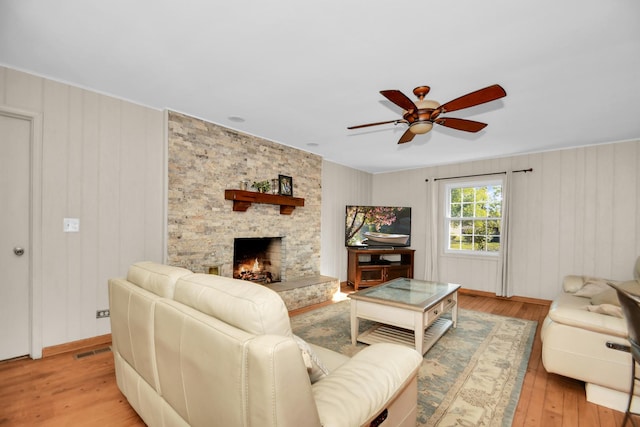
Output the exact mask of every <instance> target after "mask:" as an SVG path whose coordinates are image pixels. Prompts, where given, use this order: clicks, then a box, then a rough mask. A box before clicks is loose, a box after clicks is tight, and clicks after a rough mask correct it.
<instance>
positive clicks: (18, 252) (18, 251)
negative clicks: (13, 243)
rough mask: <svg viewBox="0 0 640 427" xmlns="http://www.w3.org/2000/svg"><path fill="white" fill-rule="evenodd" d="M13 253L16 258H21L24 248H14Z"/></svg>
mask: <svg viewBox="0 0 640 427" xmlns="http://www.w3.org/2000/svg"><path fill="white" fill-rule="evenodd" d="M13 253H14V254H16V255H17V256H22V255H24V248H20V247H15V248H13Z"/></svg>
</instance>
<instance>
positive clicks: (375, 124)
mask: <svg viewBox="0 0 640 427" xmlns="http://www.w3.org/2000/svg"><path fill="white" fill-rule="evenodd" d="M400 121H401V120H398V119H395V120H387V121H386V122H376V123H367V124H365V125H357V126H349V127H348V128H347V129H360V128H366V127H369V126H378V125H386V124H387V123H399V122H400Z"/></svg>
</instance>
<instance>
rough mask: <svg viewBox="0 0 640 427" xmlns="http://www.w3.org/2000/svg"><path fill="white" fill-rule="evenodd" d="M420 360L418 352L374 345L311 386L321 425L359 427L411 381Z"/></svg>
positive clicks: (392, 346) (382, 344) (394, 345)
mask: <svg viewBox="0 0 640 427" xmlns="http://www.w3.org/2000/svg"><path fill="white" fill-rule="evenodd" d="M421 363H422V357H421V356H420V354H418V352H417V351H415V350H413V349H411V348H409V347H404V346H401V345H398V344H385V343H380V344H374V345H371V346H369V347H366V348H364V349H362V350H361V351H360V352H359V353H357V354H356V355H355V356H353V357H352V358H351V359H350V360H349V361H347V362H346V363H344V364H342V365H341V366H339V367H338V368H337V369H336V370H334V371H333V372H331V373H330V374H329V376H327V377H325V378H323V379H321V380H320V381H318V382H316V383H315V384H313V386H312V390H313V395H314V398H315V401H316V406H317V408H318V414H319V415H320V420H321V422H322V425H325V426H336V427H338V426H360V425H362V424H364V423H365V422H366V421H368V420H371V418H372V417H374V416H375V415H376V414H378V413H379V412H381V411H382V410H384V409H385V408H386V407H387V405H389V403H390V402H392V401H393V400H394V399H395V398H396V397H397V396H399V395H400V393H401V392H402V391H403V390H404V389H405V387H406V386H407V385H408V384H409V383H411V382H412V381H413V380H414V378H415V377H416V375H417V374H418V370H419V368H420V365H421Z"/></svg>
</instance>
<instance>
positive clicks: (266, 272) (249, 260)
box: [233, 237, 284, 284]
mask: <svg viewBox="0 0 640 427" xmlns="http://www.w3.org/2000/svg"><path fill="white" fill-rule="evenodd" d="M282 248H283V246H282V237H248V238H235V239H234V242H233V278H234V279H241V280H249V281H252V282H259V283H264V284H267V283H275V282H279V281H281V280H282V279H281V278H282V259H283V258H284V257H283V254H282Z"/></svg>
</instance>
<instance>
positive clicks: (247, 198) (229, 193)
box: [224, 190, 304, 215]
mask: <svg viewBox="0 0 640 427" xmlns="http://www.w3.org/2000/svg"><path fill="white" fill-rule="evenodd" d="M224 198H225V199H227V200H233V210H234V211H235V212H245V211H246V210H247V209H249V206H251V204H252V203H268V204H271V205H280V214H282V215H291V212H293V210H294V209H295V208H296V206H304V199H301V198H300V197H289V196H280V195H278V194H268V193H258V192H256V191H244V190H224Z"/></svg>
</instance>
